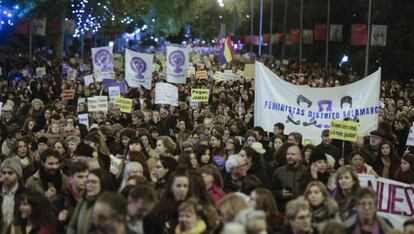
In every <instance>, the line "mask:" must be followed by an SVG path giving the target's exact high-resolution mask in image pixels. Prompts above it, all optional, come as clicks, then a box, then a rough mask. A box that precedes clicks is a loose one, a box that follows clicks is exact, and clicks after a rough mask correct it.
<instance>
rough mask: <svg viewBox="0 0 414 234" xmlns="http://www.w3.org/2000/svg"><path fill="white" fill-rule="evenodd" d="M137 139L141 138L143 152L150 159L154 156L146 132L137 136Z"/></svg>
mask: <svg viewBox="0 0 414 234" xmlns="http://www.w3.org/2000/svg"><path fill="white" fill-rule="evenodd" d="M138 137H139V138H141V141H142V144H143V145H144V148H145V150H146V151H147V153H148V155H149V156H150V157H151V158H154V157H155V156H156V153H155V150H154V149H153V148H152V145H151V143H150V136H149V133H148V132H145V133H140V134H138Z"/></svg>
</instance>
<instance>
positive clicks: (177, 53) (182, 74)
mask: <svg viewBox="0 0 414 234" xmlns="http://www.w3.org/2000/svg"><path fill="white" fill-rule="evenodd" d="M188 56H189V55H188V47H186V48H181V47H176V46H167V81H168V82H170V83H177V84H185V82H186V78H187V69H188V60H189V59H188Z"/></svg>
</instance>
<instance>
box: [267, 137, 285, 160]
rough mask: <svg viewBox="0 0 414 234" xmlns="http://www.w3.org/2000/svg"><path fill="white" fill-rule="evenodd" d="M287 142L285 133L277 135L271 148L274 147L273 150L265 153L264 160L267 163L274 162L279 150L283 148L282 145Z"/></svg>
mask: <svg viewBox="0 0 414 234" xmlns="http://www.w3.org/2000/svg"><path fill="white" fill-rule="evenodd" d="M285 142H286V137H285V136H283V135H276V136H275V137H274V139H273V141H271V144H270V148H271V149H272V151H271V152H269V153H268V154H265V157H264V160H265V161H266V162H267V163H272V162H273V161H274V160H275V157H276V154H277V152H279V150H280V149H281V148H282V145H283V144H284V143H285Z"/></svg>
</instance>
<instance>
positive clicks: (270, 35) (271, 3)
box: [269, 0, 273, 55]
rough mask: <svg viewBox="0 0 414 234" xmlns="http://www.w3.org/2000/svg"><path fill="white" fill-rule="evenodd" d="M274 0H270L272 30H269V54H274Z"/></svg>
mask: <svg viewBox="0 0 414 234" xmlns="http://www.w3.org/2000/svg"><path fill="white" fill-rule="evenodd" d="M272 34H273V0H270V32H269V55H272V49H273V48H272V47H273V46H272V44H273V43H272V41H273V35H272Z"/></svg>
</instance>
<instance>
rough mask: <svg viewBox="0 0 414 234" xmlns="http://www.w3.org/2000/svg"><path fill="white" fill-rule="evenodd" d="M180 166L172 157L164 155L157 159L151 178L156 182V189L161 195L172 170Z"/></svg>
mask: <svg viewBox="0 0 414 234" xmlns="http://www.w3.org/2000/svg"><path fill="white" fill-rule="evenodd" d="M177 167H178V162H177V161H176V160H175V159H174V158H172V157H162V158H160V159H158V160H157V163H156V165H155V168H154V170H153V171H152V172H151V179H152V181H153V182H154V183H155V189H156V190H157V191H158V194H160V195H161V193H162V191H163V190H164V189H165V188H166V183H167V181H168V179H169V177H170V175H171V173H172V172H174V171H175V169H176V168H177Z"/></svg>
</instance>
